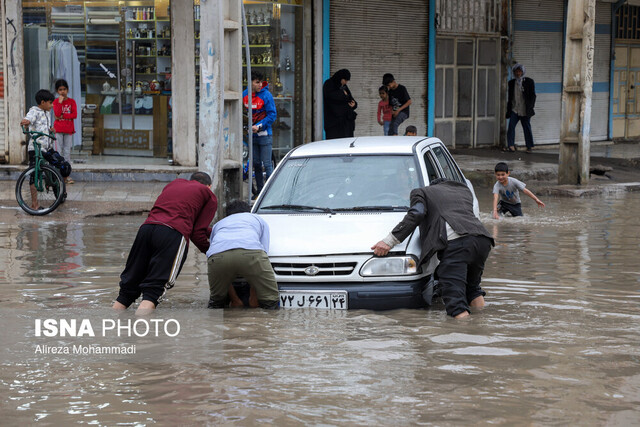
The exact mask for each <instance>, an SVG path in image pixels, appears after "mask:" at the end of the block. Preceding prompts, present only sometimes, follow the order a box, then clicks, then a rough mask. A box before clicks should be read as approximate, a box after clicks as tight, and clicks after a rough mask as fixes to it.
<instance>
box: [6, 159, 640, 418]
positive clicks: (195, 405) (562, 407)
mask: <svg viewBox="0 0 640 427" xmlns="http://www.w3.org/2000/svg"><path fill="white" fill-rule="evenodd" d="M494 154H496V155H494V156H493V157H489V156H477V155H476V156H474V158H472V159H466V158H465V157H461V156H467V154H462V153H459V154H456V155H455V157H456V159H458V160H459V162H460V164H461V166H462V167H463V169H464V170H465V173H467V171H469V170H470V168H471V166H473V165H474V163H473V162H475V161H477V162H484V163H476V165H479V166H478V170H482V168H485V167H489V168H490V170H492V168H493V164H495V162H496V161H497V160H499V159H500V158H502V157H501V156H502V153H501V154H497V153H494ZM536 155H537V153H534V154H533V156H536ZM540 155H543V154H540ZM476 158H477V160H474V159H476ZM535 158H536V157H531V159H535ZM511 160H512V163H513V165H514V167H513V169H514V176H516V171H519V169H518V168H519V166H518V165H519V164H518V163H516V160H515V159H511ZM521 161H522V162H523V163H522V168H521V169H520V170H522V171H525V170H527V171H533V170H535V169H536V168H537V167H538V166H540V165H541V164H543V163H547V162H545V161H539V162H534V161H533V160H528V159H527V160H521ZM548 164H551V165H552V164H553V162H551V161H550V162H548ZM483 165H486V166H483ZM630 176H631V175H630ZM609 181H612V183H613V184H618V182H617V181H615V180H613V179H609V178H607V182H609ZM638 181H640V180H638ZM528 184H529V188H531V189H532V190H533V191H534V192H536V193H538V192H540V191H542V189H543V187H544V186H547V185H548V186H549V187H553V186H554V184H553V183H552V182H548V181H544V180H540V181H535V180H534V181H532V182H531V183H529V182H528ZM164 185H165V183H162V182H138V183H84V182H77V183H76V184H74V185H72V186H70V189H69V193H70V200H69V201H68V202H67V203H65V205H63V206H62V207H61V208H60V209H59V210H56V211H55V212H54V213H53V214H51V215H48V216H46V217H41V218H40V217H31V216H28V215H26V214H25V213H24V212H22V211H21V210H20V209H19V208H18V207H17V206H15V205H12V203H11V196H12V191H13V189H12V188H3V190H1V192H0V199H2V200H3V201H2V202H0V252H2V259H3V260H5V261H4V262H3V263H2V267H1V268H0V321H2V324H3V333H2V334H1V335H0V364H1V365H2V369H0V402H1V403H0V407H1V408H2V409H1V410H0V413H1V414H2V417H3V418H2V419H3V421H2V424H3V425H25V424H27V425H31V424H44V425H69V424H72V423H88V424H98V425H117V424H126V425H147V424H161V425H165V424H169V425H178V424H180V425H185V424H186V425H193V424H205V425H218V424H223V425H258V424H266V423H272V424H277V425H307V424H321V425H354V424H358V425H362V424H377V425H413V424H435V425H447V426H449V425H450V426H459V425H477V424H500V425H587V426H590V425H594V426H600V425H607V426H628V425H638V424H640V412H638V410H637V409H638V407H640V348H639V347H638V342H640V315H639V314H638V313H640V267H639V266H638V253H639V251H640V223H639V222H638V220H637V214H636V212H638V211H639V210H640V192H636V191H626V190H625V191H617V192H604V191H602V192H596V193H593V194H591V195H590V197H565V196H561V195H558V194H549V195H544V196H542V197H541V198H542V199H543V201H544V202H545V203H546V204H547V207H546V208H545V209H540V208H537V207H536V206H535V204H534V203H533V201H531V200H530V199H528V198H526V197H525V198H524V199H523V210H524V213H525V216H524V217H522V218H502V219H500V220H493V219H492V218H491V216H490V214H489V213H490V208H491V197H492V196H491V188H490V186H489V185H483V184H482V182H479V183H478V184H477V185H476V193H477V195H478V198H479V201H480V206H481V211H482V213H481V219H482V221H483V223H484V224H485V225H486V227H487V228H488V230H489V231H490V232H491V233H492V234H493V235H494V236H495V238H496V243H497V244H496V247H495V248H494V249H493V251H492V252H491V254H490V256H489V259H488V261H487V267H486V270H485V274H484V276H483V287H484V288H485V290H486V291H487V293H488V294H487V307H486V308H485V309H484V310H480V311H477V312H474V313H473V315H472V316H471V318H469V319H467V320H464V321H455V320H453V319H451V318H448V317H447V316H446V315H445V313H444V308H443V306H442V304H440V303H438V304H436V305H435V306H434V307H433V308H431V309H428V310H394V311H389V312H373V311H366V310H354V311H347V312H345V311H323V310H291V311H287V310H280V311H275V312H272V311H263V310H223V311H220V310H208V309H207V308H206V302H207V298H208V284H207V266H206V259H205V257H204V255H202V254H199V253H196V252H197V251H194V250H193V248H191V249H192V250H191V251H190V252H189V255H188V257H187V261H186V263H185V266H184V268H183V270H182V272H181V275H180V277H179V279H178V281H177V284H176V287H175V288H174V289H172V290H171V291H170V292H169V295H168V298H167V300H166V301H165V302H163V303H162V304H161V305H160V307H159V309H158V310H157V312H156V313H155V314H154V318H157V319H160V320H163V321H165V322H166V321H168V320H169V319H175V320H177V321H179V323H180V325H181V330H180V333H179V334H178V336H176V337H175V338H174V339H168V337H166V336H165V337H164V339H160V338H163V337H160V338H159V339H157V340H155V341H153V340H151V341H150V340H148V339H146V340H145V337H143V338H140V337H138V336H135V335H134V336H127V334H125V333H123V336H122V337H117V336H107V337H106V338H104V339H102V341H101V338H100V337H99V336H97V337H90V336H81V337H65V338H61V337H53V338H50V339H47V338H46V337H44V336H40V337H37V336H35V332H34V329H35V324H36V322H37V321H38V320H43V319H48V318H56V319H63V318H64V319H69V318H75V319H87V320H88V321H89V322H90V323H91V324H93V325H95V326H96V332H98V330H99V328H98V325H101V324H104V323H103V322H104V321H105V319H106V320H113V321H119V322H120V321H122V322H124V321H133V322H135V321H136V320H137V318H136V317H135V316H134V315H133V312H131V311H129V312H125V313H124V314H120V315H117V314H114V313H112V312H111V311H110V310H109V309H108V307H109V306H110V304H111V302H112V301H113V298H114V297H115V296H116V292H117V283H118V277H119V274H120V272H121V271H122V268H123V266H124V263H125V260H126V256H127V254H128V250H129V248H130V246H131V243H132V241H133V237H134V235H135V233H136V230H137V228H138V227H139V225H140V224H141V223H142V221H143V220H144V216H143V215H144V210H145V209H148V208H149V207H150V206H151V204H152V203H153V200H155V197H156V196H157V194H158V193H159V192H160V191H161V189H162V187H163V186H164ZM4 187H12V185H5V186H4ZM13 203H15V202H13ZM127 209H128V210H129V211H130V212H135V214H134V215H115V216H106V217H105V216H103V215H113V214H117V213H122V212H126V211H127ZM379 238H380V236H372V243H373V242H375V241H376V240H377V239H379ZM97 335H99V333H98V334H97ZM161 335H162V334H161ZM101 343H103V344H108V345H120V344H127V345H128V344H132V345H137V354H136V356H135V357H134V356H130V355H107V356H104V355H102V356H101V355H84V356H82V355H77V354H75V355H74V354H71V355H66V354H43V353H38V352H37V350H36V347H37V346H38V345H41V344H43V345H44V344H47V345H50V346H56V345H57V346H62V345H79V346H92V345H98V344H101Z"/></svg>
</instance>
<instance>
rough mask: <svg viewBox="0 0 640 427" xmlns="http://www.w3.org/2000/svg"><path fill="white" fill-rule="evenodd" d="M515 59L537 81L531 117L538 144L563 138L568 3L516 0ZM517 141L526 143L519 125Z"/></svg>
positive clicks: (534, 136)
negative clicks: (534, 106)
mask: <svg viewBox="0 0 640 427" xmlns="http://www.w3.org/2000/svg"><path fill="white" fill-rule="evenodd" d="M513 30H514V31H513V46H512V51H513V59H514V61H516V62H520V63H521V64H523V65H524V66H525V68H526V70H527V76H528V77H531V78H532V79H533V80H534V81H535V83H536V93H537V99H536V115H535V116H534V117H533V118H532V119H531V128H532V130H533V139H534V141H535V143H536V144H544V143H557V142H558V141H559V140H560V125H561V116H562V46H563V31H564V2H562V1H557V0H539V1H530V0H514V2H513ZM516 143H517V144H524V135H523V133H522V131H521V130H520V126H518V128H517V130H516Z"/></svg>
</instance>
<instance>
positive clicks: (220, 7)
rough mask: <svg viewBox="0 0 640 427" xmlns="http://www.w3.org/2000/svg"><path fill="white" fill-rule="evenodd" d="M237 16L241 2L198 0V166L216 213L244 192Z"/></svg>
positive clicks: (240, 74)
mask: <svg viewBox="0 0 640 427" xmlns="http://www.w3.org/2000/svg"><path fill="white" fill-rule="evenodd" d="M240 18H241V16H240V0H224V1H221V0H200V115H199V120H200V122H199V123H200V126H199V132H200V133H199V139H198V165H199V167H200V170H203V171H206V172H208V173H210V174H211V177H212V178H213V191H214V193H215V194H216V196H217V197H218V207H219V208H220V209H222V208H224V206H226V203H227V201H229V200H231V199H236V198H240V197H241V191H242V189H241V184H242V111H241V100H240V98H241V82H242V62H241V52H242V50H241V46H242V40H241V37H240V36H241V34H240V28H241V26H240V21H241V19H240Z"/></svg>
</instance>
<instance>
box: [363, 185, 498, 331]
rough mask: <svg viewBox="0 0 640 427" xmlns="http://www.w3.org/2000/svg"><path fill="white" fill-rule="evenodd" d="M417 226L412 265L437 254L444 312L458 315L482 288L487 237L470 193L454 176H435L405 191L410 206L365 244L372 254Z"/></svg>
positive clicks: (480, 298)
mask: <svg viewBox="0 0 640 427" xmlns="http://www.w3.org/2000/svg"><path fill="white" fill-rule="evenodd" d="M416 227H420V239H421V249H422V251H421V258H420V260H419V261H418V265H421V264H422V263H423V261H426V260H429V259H430V258H431V257H432V256H433V255H436V254H437V256H438V259H439V260H440V264H439V265H438V268H437V269H436V272H435V274H436V275H437V278H438V281H439V282H440V285H441V286H442V300H443V301H444V303H445V307H446V310H447V314H449V315H450V316H453V317H455V318H457V319H458V318H463V317H467V316H469V314H470V313H471V309H470V307H473V308H481V307H484V296H485V295H486V293H485V292H484V291H483V290H482V288H481V287H480V280H481V278H482V272H483V271H484V263H485V261H486V259H487V257H488V256H489V252H490V251H491V246H494V245H495V243H494V241H493V238H492V237H491V235H490V234H489V232H488V231H487V229H486V228H485V227H484V225H482V223H481V222H480V220H479V219H478V218H477V217H476V216H475V215H474V213H473V195H472V194H471V191H470V190H469V188H468V187H467V186H466V185H465V184H462V183H460V182H457V181H450V180H447V179H444V178H438V179H435V180H433V181H431V183H430V184H429V185H428V186H427V187H422V188H416V189H414V190H412V191H411V207H410V208H409V211H408V212H407V214H406V215H405V216H404V218H403V219H402V221H400V223H398V225H396V226H395V228H394V229H393V230H392V231H391V233H389V235H388V236H387V237H385V238H384V239H382V240H381V241H379V242H378V243H376V244H375V245H373V246H372V247H371V249H373V253H374V254H375V255H377V256H385V255H387V254H388V253H389V251H390V250H391V248H393V247H394V246H395V245H397V244H399V243H400V242H402V241H403V240H404V239H406V238H407V237H408V236H409V235H410V234H411V233H413V230H415V228H416Z"/></svg>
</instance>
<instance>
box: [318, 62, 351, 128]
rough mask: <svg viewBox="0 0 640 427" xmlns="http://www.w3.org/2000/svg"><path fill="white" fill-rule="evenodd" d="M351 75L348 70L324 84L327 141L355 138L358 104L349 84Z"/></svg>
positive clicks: (339, 72) (344, 69)
mask: <svg viewBox="0 0 640 427" xmlns="http://www.w3.org/2000/svg"><path fill="white" fill-rule="evenodd" d="M350 79H351V73H350V72H349V70H347V69H346V68H343V69H342V70H338V71H336V73H335V74H334V75H333V76H331V78H330V79H327V81H326V82H324V86H323V87H322V94H323V100H324V131H325V133H326V138H327V139H336V138H347V137H351V136H353V130H354V129H355V128H356V116H357V113H356V111H355V110H356V108H358V103H357V102H356V101H355V100H354V99H353V96H351V91H350V90H349V87H347V82H348V81H349V80H350Z"/></svg>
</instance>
